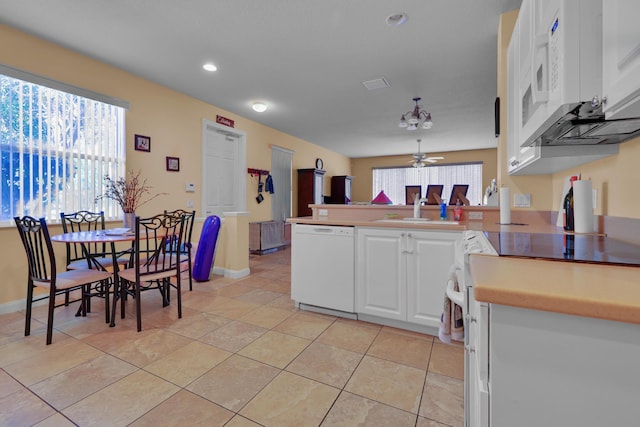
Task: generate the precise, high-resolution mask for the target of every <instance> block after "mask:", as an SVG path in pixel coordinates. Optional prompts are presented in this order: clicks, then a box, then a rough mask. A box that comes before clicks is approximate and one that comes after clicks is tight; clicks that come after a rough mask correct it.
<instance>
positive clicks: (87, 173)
mask: <svg viewBox="0 0 640 427" xmlns="http://www.w3.org/2000/svg"><path fill="white" fill-rule="evenodd" d="M7 70H8V71H9V72H8V73H7ZM6 74H9V75H6ZM16 77H22V78H23V79H21V78H16ZM25 77H26V80H25V79H24V78H25ZM39 83H44V84H39ZM56 86H57V87H56ZM60 89H62V90H60ZM65 89H67V90H65ZM74 92H75V93H74ZM82 95H90V96H91V97H86V96H82ZM94 95H95V96H94ZM101 97H102V98H106V97H103V96H100V95H97V94H93V93H92V92H89V91H83V90H82V89H78V88H73V87H71V86H67V85H64V84H62V83H59V82H52V81H49V80H47V79H45V78H42V77H39V76H33V75H30V74H28V73H24V72H21V71H19V70H13V69H11V68H8V67H0V153H1V155H2V183H0V196H1V197H2V213H1V214H0V224H2V225H8V224H9V221H10V220H11V219H13V217H14V216H22V215H31V216H34V217H36V218H38V217H44V218H46V219H47V221H58V220H59V218H60V212H74V211H78V210H81V209H86V210H91V211H99V210H104V212H105V216H106V217H107V218H119V217H121V215H122V213H121V212H120V207H119V206H118V205H117V203H115V202H114V201H112V200H109V199H103V200H100V201H99V202H98V203H96V202H95V198H96V196H98V195H100V194H102V192H103V178H104V176H105V175H109V176H111V177H112V178H116V179H117V178H119V177H121V176H124V175H125V173H126V169H125V160H126V155H125V153H126V146H125V132H124V131H125V117H124V116H125V115H124V112H125V110H124V108H123V106H122V105H120V106H118V105H113V104H111V103H107V102H102V101H101V100H100V99H96V98H101ZM120 103H121V104H122V102H120Z"/></svg>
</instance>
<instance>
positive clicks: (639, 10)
mask: <svg viewBox="0 0 640 427" xmlns="http://www.w3.org/2000/svg"><path fill="white" fill-rule="evenodd" d="M639 15H640V2H639V1H638V0H607V1H604V2H602V64H603V70H602V73H603V75H602V80H603V81H602V88H603V95H604V96H605V97H606V98H607V102H606V103H605V105H604V111H605V113H606V117H607V119H621V118H630V117H640V78H638V76H640V26H638V16H639Z"/></svg>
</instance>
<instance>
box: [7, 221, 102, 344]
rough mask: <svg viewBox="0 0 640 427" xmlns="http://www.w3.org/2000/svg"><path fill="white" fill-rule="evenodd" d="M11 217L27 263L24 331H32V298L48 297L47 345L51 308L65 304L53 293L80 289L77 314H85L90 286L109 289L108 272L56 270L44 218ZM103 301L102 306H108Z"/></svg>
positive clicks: (25, 333) (57, 293)
mask: <svg viewBox="0 0 640 427" xmlns="http://www.w3.org/2000/svg"><path fill="white" fill-rule="evenodd" d="M14 221H15V223H16V227H17V229H18V232H19V233H20V239H21V240H22V244H23V245H24V249H25V252H26V254H27V261H28V264H29V269H28V275H27V277H28V279H27V308H26V315H25V329H24V335H25V336H28V335H30V334H31V308H32V305H33V303H34V302H35V301H40V300H43V299H46V298H49V306H48V313H47V345H49V344H51V340H52V337H53V312H54V310H55V309H56V308H57V307H61V306H64V305H67V304H65V303H59V304H58V303H57V302H56V296H58V295H61V294H63V293H67V292H68V291H76V290H77V291H80V307H79V308H78V312H77V313H76V316H86V315H87V312H88V311H90V308H88V303H87V301H88V299H89V298H90V295H91V290H92V287H96V286H99V287H102V288H106V289H108V287H109V280H111V277H112V275H111V273H109V272H107V271H100V270H90V269H84V270H67V271H64V272H61V273H58V272H57V270H56V258H55V253H54V251H53V246H52V244H51V236H50V235H49V229H48V228H47V223H46V222H45V220H44V218H40V219H36V218H33V217H30V216H24V217H22V218H20V217H15V218H14ZM35 288H43V289H47V290H48V291H49V292H48V293H44V294H41V295H38V296H36V295H34V290H35ZM108 309H109V307H107V304H106V303H105V310H108Z"/></svg>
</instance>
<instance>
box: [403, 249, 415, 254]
mask: <svg viewBox="0 0 640 427" xmlns="http://www.w3.org/2000/svg"><path fill="white" fill-rule="evenodd" d="M401 253H403V254H412V253H413V251H410V250H407V249H405V250H404V251H402V252H401Z"/></svg>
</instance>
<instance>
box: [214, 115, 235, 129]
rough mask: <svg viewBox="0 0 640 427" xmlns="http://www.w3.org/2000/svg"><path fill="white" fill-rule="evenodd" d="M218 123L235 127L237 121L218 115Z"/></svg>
mask: <svg viewBox="0 0 640 427" xmlns="http://www.w3.org/2000/svg"><path fill="white" fill-rule="evenodd" d="M216 123H218V124H221V125H225V126H229V127H230V128H232V127H234V125H235V122H234V121H233V120H231V119H227V118H226V117H224V116H216Z"/></svg>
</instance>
